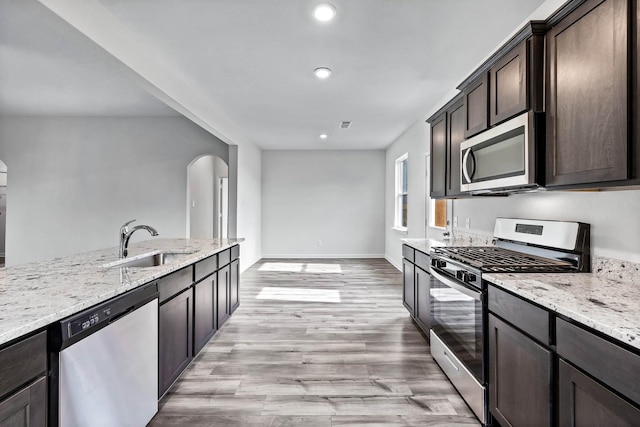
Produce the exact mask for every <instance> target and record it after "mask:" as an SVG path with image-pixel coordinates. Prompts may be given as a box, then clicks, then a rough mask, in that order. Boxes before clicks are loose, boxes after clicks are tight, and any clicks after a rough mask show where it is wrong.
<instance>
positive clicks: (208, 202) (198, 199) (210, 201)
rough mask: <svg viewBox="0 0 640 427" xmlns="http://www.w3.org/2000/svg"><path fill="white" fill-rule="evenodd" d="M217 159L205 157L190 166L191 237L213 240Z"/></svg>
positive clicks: (189, 206)
mask: <svg viewBox="0 0 640 427" xmlns="http://www.w3.org/2000/svg"><path fill="white" fill-rule="evenodd" d="M214 159H215V157H213V156H203V157H200V158H199V159H197V160H196V161H194V162H193V163H192V164H191V165H189V176H188V188H189V190H188V199H187V209H188V210H189V214H190V215H189V237H192V238H202V239H211V238H213V233H214V203H215V202H214V200H215V199H214V193H215V188H216V185H215V182H214V181H215V177H214V175H215V164H214Z"/></svg>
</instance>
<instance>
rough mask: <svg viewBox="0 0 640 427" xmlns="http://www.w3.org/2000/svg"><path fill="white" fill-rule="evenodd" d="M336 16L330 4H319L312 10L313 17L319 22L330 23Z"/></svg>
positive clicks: (333, 7) (334, 9)
mask: <svg viewBox="0 0 640 427" xmlns="http://www.w3.org/2000/svg"><path fill="white" fill-rule="evenodd" d="M335 16H336V8H335V6H334V5H332V4H330V3H321V4H319V5H317V6H316V7H315V9H313V17H314V18H316V19H317V20H318V21H320V22H327V21H331V20H332V19H333V18H334V17H335Z"/></svg>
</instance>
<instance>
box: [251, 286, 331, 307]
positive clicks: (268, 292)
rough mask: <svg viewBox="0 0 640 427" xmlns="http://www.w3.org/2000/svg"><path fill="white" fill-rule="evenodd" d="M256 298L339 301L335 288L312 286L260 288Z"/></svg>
mask: <svg viewBox="0 0 640 427" xmlns="http://www.w3.org/2000/svg"><path fill="white" fill-rule="evenodd" d="M256 299H266V300H278V301H301V302H333V303H339V302H340V292H339V291H337V290H336V289H313V288H272V287H265V288H262V290H261V291H260V293H259V294H258V296H256Z"/></svg>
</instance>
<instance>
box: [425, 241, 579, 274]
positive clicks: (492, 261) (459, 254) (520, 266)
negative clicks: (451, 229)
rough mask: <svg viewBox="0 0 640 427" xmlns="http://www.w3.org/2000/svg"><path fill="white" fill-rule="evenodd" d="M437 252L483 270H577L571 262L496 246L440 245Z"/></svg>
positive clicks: (544, 271)
mask: <svg viewBox="0 0 640 427" xmlns="http://www.w3.org/2000/svg"><path fill="white" fill-rule="evenodd" d="M436 252H437V253H439V254H442V255H444V256H446V257H448V258H450V259H452V260H456V261H460V262H462V263H464V264H467V265H470V266H472V267H475V268H477V269H479V270H481V271H483V272H492V273H550V272H565V271H575V266H574V265H573V264H572V263H570V262H566V261H561V260H556V259H550V258H544V257H539V256H536V255H530V254H526V253H523V252H516V251H513V250H510V249H505V248H499V247H496V246H455V247H439V248H437V249H436Z"/></svg>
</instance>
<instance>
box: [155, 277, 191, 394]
mask: <svg viewBox="0 0 640 427" xmlns="http://www.w3.org/2000/svg"><path fill="white" fill-rule="evenodd" d="M158 328H159V337H158V351H159V378H158V388H159V390H158V396H162V395H163V394H164V393H165V392H166V391H167V390H168V389H169V387H170V386H171V384H172V383H173V382H174V381H175V380H176V379H177V378H178V377H179V376H180V374H181V373H182V371H183V370H184V369H185V368H186V367H187V366H188V365H189V363H190V362H191V359H192V358H193V344H192V337H193V289H192V288H189V289H187V290H186V291H183V292H182V293H180V294H178V295H177V296H175V297H173V298H172V299H170V300H168V301H166V302H164V303H163V304H162V305H160V308H159V314H158Z"/></svg>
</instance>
